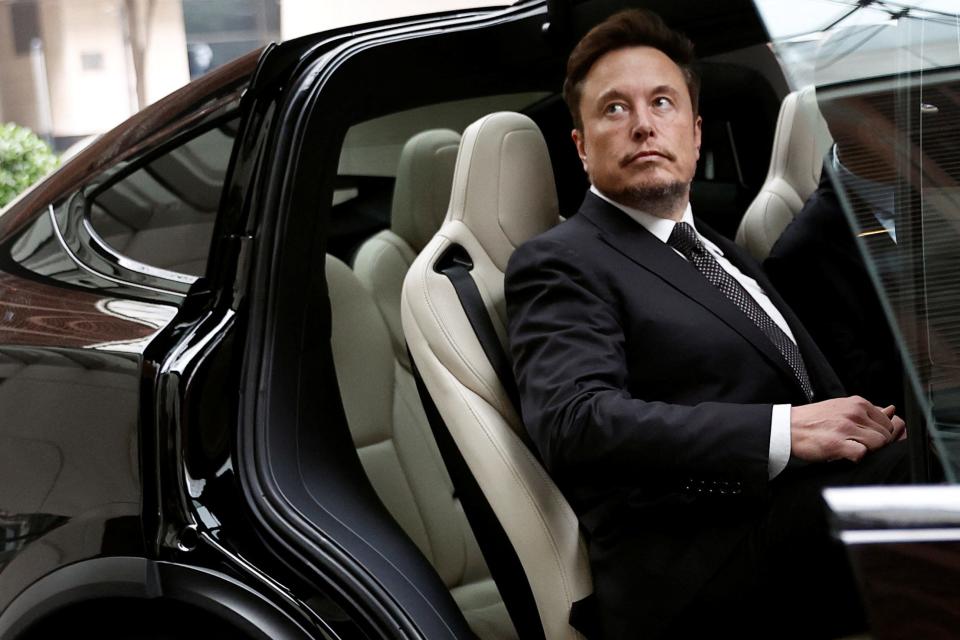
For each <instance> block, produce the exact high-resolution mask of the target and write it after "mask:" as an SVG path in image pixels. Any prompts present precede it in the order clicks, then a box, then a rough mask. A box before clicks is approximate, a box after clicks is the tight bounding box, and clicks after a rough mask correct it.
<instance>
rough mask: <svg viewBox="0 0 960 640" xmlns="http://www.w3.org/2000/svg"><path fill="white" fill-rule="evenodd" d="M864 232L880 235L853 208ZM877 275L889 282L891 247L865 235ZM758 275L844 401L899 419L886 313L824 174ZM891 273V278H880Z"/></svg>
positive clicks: (861, 210)
mask: <svg viewBox="0 0 960 640" xmlns="http://www.w3.org/2000/svg"><path fill="white" fill-rule="evenodd" d="M854 204H855V211H854V214H855V215H856V216H857V219H858V222H859V223H860V224H861V225H862V228H863V229H864V230H866V231H870V230H877V231H881V232H882V231H883V229H882V227H880V224H879V223H878V222H877V221H876V219H875V218H874V217H873V214H872V213H871V211H870V209H869V207H868V206H866V205H865V204H864V203H861V202H859V201H856V200H855V201H854ZM864 241H865V242H868V243H870V251H871V254H872V256H873V257H874V259H875V260H877V265H878V267H879V268H880V269H881V272H880V276H881V278H884V276H887V277H888V278H895V277H896V275H897V274H896V273H895V272H896V270H897V267H896V265H892V266H891V265H888V264H887V261H886V260H885V258H886V257H891V258H896V247H895V245H894V243H893V241H892V240H891V239H890V236H889V235H887V234H886V233H876V234H871V235H869V236H866V237H865V238H864ZM763 268H764V271H765V272H766V273H767V275H768V276H769V277H770V280H771V281H773V284H774V286H776V288H777V290H778V291H779V292H780V293H781V294H782V295H783V297H784V298H785V299H786V300H787V302H788V303H789V304H790V306H791V307H792V308H793V309H794V311H796V313H797V315H798V316H799V317H800V319H801V320H802V321H803V324H804V326H805V327H807V329H808V330H809V331H810V334H811V335H812V336H813V337H814V338H815V339H816V342H817V345H818V346H819V347H820V348H821V349H822V350H823V353H824V355H826V357H827V360H829V361H830V364H831V365H832V366H833V368H834V370H835V371H836V372H837V375H838V376H839V377H840V380H841V381H842V382H843V386H844V387H845V388H846V389H847V391H848V392H849V393H851V394H857V395H861V396H863V397H865V398H866V399H867V400H869V401H870V402H872V403H874V404H877V405H880V406H886V405H888V404H894V405H896V406H897V411H898V413H900V415H903V411H904V410H905V407H904V405H903V380H902V377H901V374H900V372H901V363H900V355H899V352H898V350H897V346H896V342H895V341H894V338H893V333H892V331H891V329H890V325H889V323H888V321H887V317H886V314H885V313H884V311H883V307H882V306H881V304H880V300H879V298H878V297H877V294H876V291H875V289H874V285H873V281H872V280H871V278H870V274H869V272H868V271H867V267H866V265H865V264H864V262H863V258H862V257H861V254H860V250H859V248H858V247H857V245H856V240H855V238H854V236H853V232H852V231H851V229H850V225H849V224H848V222H847V218H846V217H845V216H844V213H843V209H842V207H841V205H840V202H839V200H838V198H837V194H836V192H835V191H834V187H833V183H832V182H831V180H830V178H829V175H828V172H827V170H826V169H824V171H823V176H822V177H821V179H820V185H819V187H818V188H817V190H816V191H815V192H814V194H813V195H812V196H811V197H810V199H808V200H807V202H806V204H804V206H803V209H802V210H801V211H800V213H799V214H797V217H796V218H794V220H793V222H791V223H790V225H789V226H788V227H787V228H786V229H785V230H784V232H783V234H781V236H780V239H779V240H777V243H776V244H775V245H774V246H773V249H772V250H771V251H770V256H769V257H768V258H767V259H766V260H765V261H764V263H763ZM888 269H892V270H893V271H894V273H884V272H885V271H886V270H888Z"/></svg>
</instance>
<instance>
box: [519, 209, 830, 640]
mask: <svg viewBox="0 0 960 640" xmlns="http://www.w3.org/2000/svg"><path fill="white" fill-rule="evenodd" d="M697 227H698V230H699V231H700V232H701V233H702V234H704V235H705V236H707V237H708V238H710V239H711V240H712V241H713V242H714V243H716V244H717V245H718V246H719V247H720V248H721V250H722V251H723V252H724V254H725V255H726V256H727V257H728V259H730V260H731V262H733V263H734V264H735V265H736V266H737V267H738V268H739V269H741V270H742V271H743V272H744V273H746V274H748V275H750V276H751V277H753V278H755V279H756V280H757V281H758V282H759V284H760V285H761V286H762V287H763V288H764V289H765V290H766V292H767V293H768V295H769V296H770V298H771V300H772V301H773V302H774V304H775V305H776V306H777V307H778V308H779V309H780V310H781V312H782V313H783V315H784V316H785V318H786V319H787V322H788V323H789V325H790V327H791V330H792V331H793V334H794V336H795V337H796V338H797V342H798V345H799V347H800V351H801V353H802V354H803V356H804V360H805V363H806V366H807V369H808V372H809V374H810V379H811V382H812V384H813V387H814V393H815V398H816V399H825V398H828V397H835V396H839V395H842V392H843V390H842V387H841V385H840V383H839V381H838V380H837V378H836V376H835V374H834V373H833V372H832V370H831V369H830V367H829V365H828V364H827V363H826V360H825V359H824V358H823V356H822V354H821V353H820V352H819V350H818V349H817V348H816V346H815V345H814V343H813V341H812V340H811V338H810V337H809V335H808V334H807V332H806V331H805V330H804V329H803V327H802V326H801V325H800V324H799V322H798V321H797V320H796V318H795V317H794V315H793V314H792V313H791V312H790V310H789V309H788V308H787V307H786V305H785V304H784V303H783V301H782V300H781V299H780V298H779V296H777V294H776V292H775V291H773V287H772V286H771V285H770V283H769V282H768V280H767V279H766V277H765V276H764V275H763V274H762V273H761V271H760V269H759V268H758V267H757V265H755V264H754V263H753V262H752V261H751V260H750V259H749V258H748V257H747V256H746V255H745V254H744V253H743V252H742V251H741V250H740V249H739V248H737V247H736V246H735V245H733V244H732V243H731V242H729V241H727V240H726V239H724V238H722V237H719V236H717V235H716V234H714V233H712V232H711V231H710V230H709V229H708V228H706V227H704V226H703V225H702V224H700V223H698V225H697ZM505 287H506V302H507V315H508V318H509V338H510V348H511V352H512V356H513V360H514V369H515V373H516V377H517V383H518V386H519V390H520V395H521V399H522V413H523V419H524V423H525V424H526V426H527V429H528V431H529V433H530V436H531V438H532V440H533V442H534V444H535V446H536V447H537V448H538V450H539V453H540V455H541V458H542V460H543V462H544V464H545V465H546V467H547V469H548V470H549V472H550V474H551V476H552V477H553V478H554V479H555V481H556V482H557V483H558V486H559V487H560V488H561V490H562V491H563V492H564V494H565V495H566V496H567V498H568V499H569V501H570V503H571V505H572V506H573V508H574V510H575V511H576V513H577V515H578V517H579V518H580V521H581V524H582V526H583V528H584V529H585V531H586V533H587V538H588V541H589V545H590V555H591V566H592V568H593V571H594V581H595V588H596V591H597V594H598V596H599V601H600V602H599V605H600V608H601V615H606V616H607V617H608V618H610V617H617V618H618V619H620V618H622V617H623V616H624V615H625V612H626V614H627V615H631V616H632V617H633V620H632V621H631V622H630V624H639V625H641V628H642V630H643V631H645V632H650V631H653V630H655V629H656V628H657V626H658V625H660V624H662V623H663V622H664V621H665V620H668V619H669V617H670V616H671V615H673V614H674V613H675V612H676V611H678V610H679V609H680V608H681V607H682V606H683V605H684V604H685V603H686V602H687V601H688V600H689V598H690V597H691V596H692V595H693V594H694V593H695V592H696V590H697V588H698V587H699V586H701V585H702V584H703V583H704V582H705V581H706V580H708V579H709V577H710V576H711V575H712V574H713V573H714V572H715V571H716V570H717V567H718V566H719V565H720V563H721V562H722V561H723V560H724V559H725V557H726V556H727V554H728V553H729V552H730V550H731V549H732V547H733V545H735V544H736V542H737V541H738V539H739V537H740V536H742V534H743V532H744V531H745V530H746V526H747V525H746V523H747V521H748V520H749V519H750V513H751V512H753V510H754V509H758V508H761V507H759V506H758V505H762V504H763V501H764V499H765V496H766V491H767V486H768V479H767V476H768V468H767V458H768V452H769V438H770V420H771V410H772V405H773V404H778V403H791V404H803V403H806V398H805V396H804V394H803V390H802V389H801V387H800V385H799V383H798V382H797V380H796V378H795V377H794V375H793V374H792V372H791V371H790V369H789V368H788V367H787V365H786V363H785V362H784V360H783V358H782V357H781V356H780V354H779V352H778V351H777V350H776V347H774V346H773V344H772V343H771V342H770V340H769V339H768V338H767V337H766V336H764V334H763V333H762V332H761V331H760V330H759V329H758V328H757V327H756V326H755V325H754V324H753V323H752V322H751V321H750V320H749V319H748V318H747V317H746V316H745V315H744V314H743V313H742V312H741V311H740V310H739V309H738V308H737V307H736V306H734V305H733V303H731V302H730V301H729V300H728V299H727V298H726V297H725V296H724V295H723V294H722V293H721V292H720V291H719V290H718V289H716V288H715V287H714V286H713V285H711V284H710V283H709V282H707V281H706V280H705V279H704V278H703V276H702V275H701V274H700V273H699V272H698V271H697V270H696V269H695V268H694V266H693V265H691V264H690V263H688V262H687V261H686V260H684V259H683V258H682V257H680V256H679V255H677V254H676V253H675V252H674V251H673V250H672V249H671V248H670V247H669V246H667V245H665V244H664V243H663V242H661V241H660V240H658V239H657V238H656V237H654V236H653V235H652V234H650V233H649V232H648V231H647V230H646V229H644V228H643V227H642V226H641V225H639V224H637V223H636V222H635V221H633V220H632V219H630V217H629V216H627V215H626V214H625V213H623V212H622V211H620V210H618V209H617V208H616V207H613V206H612V205H610V204H608V203H606V202H605V201H603V200H602V199H600V198H598V197H596V196H595V195H593V194H591V193H588V194H587V197H586V199H585V200H584V202H583V204H582V205H581V208H580V211H579V212H578V214H577V215H576V216H574V217H572V218H571V219H569V220H567V221H566V222H564V223H562V224H561V225H559V226H557V227H555V228H553V229H551V230H550V231H548V232H546V233H544V234H542V235H540V236H538V237H536V238H534V239H532V240H530V241H529V242H527V243H525V244H524V245H523V246H521V247H520V248H518V249H517V250H516V251H515V252H514V254H513V256H512V258H511V260H510V263H509V265H508V268H507V273H506V280H505ZM623 532H629V535H630V536H631V537H632V538H635V539H636V542H635V545H634V547H635V550H639V551H636V553H635V554H634V555H633V556H631V559H630V560H629V561H630V562H634V563H635V564H636V567H635V568H634V569H631V571H629V575H631V576H634V578H633V580H632V581H633V583H632V584H619V583H620V582H622V581H623V575H624V572H623V571H622V570H621V569H617V570H614V571H607V570H606V568H607V567H617V566H620V567H622V562H621V561H622V560H624V557H622V554H620V552H619V551H617V549H622V546H621V545H620V542H616V541H619V540H622V534H623ZM631 544H633V543H631ZM618 556H620V557H618ZM608 578H609V579H608ZM611 580H612V581H613V582H615V583H616V584H611ZM614 600H616V602H614ZM625 628H626V627H625ZM634 628H635V627H634Z"/></svg>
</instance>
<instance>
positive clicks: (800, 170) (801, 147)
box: [736, 85, 833, 260]
mask: <svg viewBox="0 0 960 640" xmlns="http://www.w3.org/2000/svg"><path fill="white" fill-rule="evenodd" d="M831 144H833V140H832V139H831V137H830V131H829V130H828V129H827V123H826V122H825V121H824V119H823V116H822V115H821V114H820V109H819V108H817V98H816V94H815V91H814V87H813V86H812V85H811V86H807V87H804V88H803V89H800V90H799V91H795V92H793V93H791V94H789V95H787V97H786V98H784V99H783V103H782V104H781V105H780V116H779V118H777V129H776V132H775V133H774V137H773V152H772V153H771V155H770V170H769V171H768V172H767V179H766V182H764V183H763V187H761V188H760V192H759V193H758V194H757V197H756V198H754V200H753V202H752V203H751V204H750V206H749V207H748V208H747V211H746V213H745V214H744V215H743V219H742V220H741V221H740V227H739V228H738V229H737V238H736V240H737V244H739V245H740V246H742V247H744V248H745V249H746V250H747V251H749V252H750V254H751V255H752V256H753V257H754V258H756V259H757V260H763V259H764V258H766V257H767V255H768V254H769V253H770V249H771V248H773V245H774V243H775V242H776V241H777V238H779V237H780V234H781V233H782V232H783V230H784V229H785V228H786V227H787V225H788V224H790V222H791V221H792V220H793V218H794V216H796V215H797V214H798V213H800V209H802V208H803V203H804V202H806V200H807V198H809V197H810V196H811V195H812V194H813V192H814V191H816V189H817V184H818V183H819V182H820V172H821V169H822V168H823V156H824V154H826V152H827V150H828V149H829V148H830V145H831Z"/></svg>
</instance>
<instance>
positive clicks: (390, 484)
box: [326, 130, 517, 640]
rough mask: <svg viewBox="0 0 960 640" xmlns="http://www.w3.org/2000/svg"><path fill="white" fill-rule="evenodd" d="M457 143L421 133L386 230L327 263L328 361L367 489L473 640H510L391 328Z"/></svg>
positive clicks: (409, 152) (410, 146)
mask: <svg viewBox="0 0 960 640" xmlns="http://www.w3.org/2000/svg"><path fill="white" fill-rule="evenodd" d="M459 141H460V136H459V135H458V134H456V133H455V132H453V131H449V130H433V131H427V132H424V133H421V134H418V135H417V136H414V137H413V138H411V139H410V141H408V143H407V144H406V145H405V146H404V150H403V153H402V154H401V160H400V166H399V168H398V172H397V184H396V188H395V191H394V200H393V207H392V216H391V219H392V224H391V229H389V230H386V231H382V232H380V233H379V234H377V235H375V236H374V237H372V238H371V239H370V240H368V241H367V242H366V243H364V245H362V246H361V248H360V250H359V251H358V253H357V256H356V258H355V261H354V271H351V270H350V269H349V267H347V265H345V264H344V263H343V262H341V261H339V260H337V259H336V258H334V257H332V256H327V266H326V268H327V271H326V274H327V283H328V286H329V289H330V302H331V308H332V315H333V333H332V337H331V341H332V347H333V355H334V362H335V365H336V368H337V377H338V380H339V384H340V390H341V396H342V398H343V403H344V410H345V412H346V415H347V422H348V423H349V426H350V430H351V433H352V435H353V440H354V444H355V445H356V447H357V451H358V453H359V454H360V459H361V462H362V464H363V465H364V468H365V470H366V472H367V475H368V476H369V478H370V481H371V484H373V486H374V489H376V491H377V494H378V495H379V496H380V498H381V500H383V503H384V505H385V506H386V507H387V509H388V510H389V511H390V513H391V514H392V515H393V516H394V518H396V520H397V522H398V523H399V524H400V526H401V527H402V528H403V529H404V531H405V532H406V533H407V535H409V536H410V538H411V539H412V540H413V541H414V542H415V543H416V545H417V546H418V547H419V548H420V550H421V551H422V552H423V553H424V555H425V556H426V557H427V558H428V559H429V560H430V562H431V563H432V564H433V566H434V568H436V570H437V573H439V575H440V576H441V578H442V579H443V581H444V583H445V584H446V585H447V586H448V587H449V588H450V591H451V594H452V595H453V597H454V599H455V600H456V602H457V604H458V605H459V606H460V608H461V610H462V611H463V612H464V616H465V617H466V619H467V622H468V623H469V624H470V626H471V628H472V629H473V631H474V632H475V633H476V634H477V636H478V637H480V638H481V639H482V640H488V639H490V640H494V639H496V640H499V639H504V640H506V639H512V638H516V637H517V634H516V632H515V631H514V629H513V626H512V624H511V622H510V617H509V615H508V613H507V610H506V607H505V606H504V604H503V600H502V598H501V597H500V593H499V592H498V590H497V587H496V585H495V584H494V582H493V579H492V578H491V577H490V572H489V570H488V569H487V566H486V565H485V564H484V561H483V557H482V555H481V553H480V549H479V547H478V546H477V542H476V540H475V538H474V536H473V533H472V532H471V530H470V527H469V524H468V523H467V520H466V517H465V515H464V513H463V510H462V508H461V507H460V503H459V500H458V499H457V498H456V497H455V496H454V495H453V485H452V483H451V481H450V478H449V476H448V475H447V472H446V469H445V467H444V464H443V460H442V459H441V457H440V453H439V451H438V450H437V446H436V443H435V442H434V439H433V434H432V433H431V431H430V427H429V424H428V422H427V418H426V415H425V414H424V412H423V407H422V405H421V403H420V397H419V395H418V393H417V389H416V385H415V383H414V379H413V376H412V374H411V372H410V364H409V360H408V357H407V350H406V344H405V342H404V339H403V334H402V329H401V326H400V292H401V287H402V284H403V278H404V276H405V275H406V272H407V269H408V268H409V266H410V264H411V263H412V262H413V259H414V258H415V257H416V252H417V251H419V250H420V249H421V248H422V247H423V245H424V244H425V243H426V242H427V241H428V240H429V239H430V238H431V237H432V236H433V233H434V232H435V231H436V229H437V228H439V226H440V224H441V222H442V221H443V217H444V215H445V213H446V209H447V201H448V200H449V196H450V184H451V182H452V179H453V165H454V162H455V160H456V154H457V147H458V145H459Z"/></svg>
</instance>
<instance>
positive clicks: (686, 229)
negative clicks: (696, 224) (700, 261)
mask: <svg viewBox="0 0 960 640" xmlns="http://www.w3.org/2000/svg"><path fill="white" fill-rule="evenodd" d="M667 244H669V245H670V246H671V247H673V248H674V249H676V250H677V251H679V252H680V253H682V254H683V255H684V256H686V257H687V258H688V259H689V258H690V257H691V256H693V255H696V254H698V253H701V252H702V251H703V245H702V244H701V243H700V238H698V237H697V232H696V231H694V229H693V227H692V226H691V225H690V224H689V223H687V222H678V223H677V224H675V225H673V231H671V232H670V237H669V238H668V239H667Z"/></svg>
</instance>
